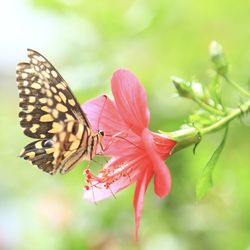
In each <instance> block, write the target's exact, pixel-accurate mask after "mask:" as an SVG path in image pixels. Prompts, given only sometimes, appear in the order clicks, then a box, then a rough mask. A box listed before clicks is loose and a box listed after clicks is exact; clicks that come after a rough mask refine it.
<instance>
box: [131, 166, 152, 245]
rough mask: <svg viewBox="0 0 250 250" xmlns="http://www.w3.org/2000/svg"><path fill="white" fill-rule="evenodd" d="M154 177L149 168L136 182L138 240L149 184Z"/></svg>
mask: <svg viewBox="0 0 250 250" xmlns="http://www.w3.org/2000/svg"><path fill="white" fill-rule="evenodd" d="M152 176H153V171H152V169H150V168H147V169H146V171H145V172H144V174H143V175H141V176H140V178H139V179H138V180H137V182H136V188H135V193H134V211H135V237H136V240H138V232H139V226H140V219H141V216H142V209H143V202H144V194H145V192H146V190H147V187H148V184H149V182H150V180H151V178H152Z"/></svg>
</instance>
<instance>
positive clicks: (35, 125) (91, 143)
mask: <svg viewBox="0 0 250 250" xmlns="http://www.w3.org/2000/svg"><path fill="white" fill-rule="evenodd" d="M28 58H29V62H21V63H19V64H18V65H17V68H16V81H17V87H18V90H19V100H20V102H19V107H20V108H21V111H20V113H19V118H20V125H21V127H22V129H23V132H24V134H25V135H27V136H28V137H31V138H33V139H36V140H35V141H33V142H31V143H30V144H28V145H27V146H25V147H24V149H23V151H22V152H21V154H20V157H21V158H23V159H25V160H28V161H30V162H31V163H32V164H33V165H36V166H37V167H38V168H39V169H42V170H43V171H45V172H47V173H49V174H51V175H53V174H55V173H56V172H57V171H59V172H60V173H61V174H64V173H67V172H68V171H70V170H71V169H72V168H73V167H75V166H76V165H77V164H78V163H79V162H80V161H82V160H92V158H93V157H94V156H95V155H96V153H97V147H98V145H100V147H101V149H102V150H103V145H102V138H103V136H104V132H103V131H98V132H94V131H93V130H92V128H91V125H90V122H89V121H88V119H87V116H86V114H85V113H84V112H83V110H82V109H81V107H80V105H79V103H78V102H77V100H76V98H75V97H74V95H73V93H72V91H71V90H70V88H69V86H68V84H67V83H66V81H65V80H64V79H63V78H62V76H61V75H60V74H59V73H58V71H57V70H56V69H55V68H54V67H53V65H52V64H51V63H50V62H49V61H48V60H47V59H46V58H45V57H44V56H42V55H41V54H40V53H38V52H36V51H34V50H32V49H28Z"/></svg>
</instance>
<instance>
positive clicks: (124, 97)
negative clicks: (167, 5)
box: [82, 70, 176, 238]
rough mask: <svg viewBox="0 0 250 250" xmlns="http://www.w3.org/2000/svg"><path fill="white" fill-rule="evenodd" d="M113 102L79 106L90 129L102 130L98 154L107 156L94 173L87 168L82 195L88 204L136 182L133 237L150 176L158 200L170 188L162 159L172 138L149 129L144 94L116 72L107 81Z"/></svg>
mask: <svg viewBox="0 0 250 250" xmlns="http://www.w3.org/2000/svg"><path fill="white" fill-rule="evenodd" d="M111 88H112V93H113V96H114V100H111V99H109V98H108V97H107V96H104V95H103V96H100V97H97V98H96V99H93V100H91V101H89V102H87V103H85V104H84V105H83V107H82V108H83V110H84V111H85V112H86V113H87V116H88V118H89V120H90V122H91V124H92V127H93V130H96V131H97V130H103V131H104V134H105V136H104V140H103V144H104V147H106V150H104V152H103V154H104V155H105V156H110V157H112V158H111V160H110V161H109V162H108V163H107V164H106V165H105V166H104V167H103V169H102V170H101V171H100V173H99V174H98V175H97V176H95V175H93V174H92V173H91V172H90V170H89V169H88V170H86V176H87V182H88V184H89V185H88V186H86V190H85V194H84V197H85V199H87V200H90V201H92V202H95V201H99V200H102V199H105V198H108V197H110V196H111V195H114V194H115V193H117V192H119V191H120V190H122V189H124V188H126V187H127V186H129V185H130V184H132V183H134V182H135V183H136V187H135V193H134V210H135V225H136V238H138V229H139V223H140V218H141V215H142V208H143V201H144V194H145V192H146V190H147V186H148V184H149V182H150V181H151V179H152V177H154V190H155V193H156V194H157V195H158V196H159V197H161V198H163V197H165V196H166V195H167V194H168V193H169V192H170V188H171V176H170V172H169V169H168V167H167V166H166V164H165V162H164V160H165V159H166V158H167V157H168V156H169V155H170V152H171V149H172V148H173V147H174V145H175V144H176V142H175V141H173V140H170V139H168V138H167V137H165V136H163V135H161V134H158V133H153V132H151V131H150V130H149V129H148V125H149V117H150V113H149V110H148V107H147V96H146V93H145V90H144V88H143V87H142V86H141V84H140V83H139V81H138V80H137V78H136V77H135V76H134V75H133V74H132V73H130V72H129V71H127V70H117V71H116V72H115V73H114V74H113V77H112V79H111Z"/></svg>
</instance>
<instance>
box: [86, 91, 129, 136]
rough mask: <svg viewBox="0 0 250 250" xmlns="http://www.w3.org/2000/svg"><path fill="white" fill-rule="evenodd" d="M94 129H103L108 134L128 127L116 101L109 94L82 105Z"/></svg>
mask: <svg viewBox="0 0 250 250" xmlns="http://www.w3.org/2000/svg"><path fill="white" fill-rule="evenodd" d="M82 109H83V110H84V112H85V113H86V114H87V117H88V119H89V121H90V123H91V126H92V128H93V130H94V131H98V130H103V131H104V132H105V133H107V134H111V135H113V134H116V133H117V132H119V131H122V130H125V129H127V126H126V124H125V123H124V122H123V120H122V119H121V117H120V115H119V113H118V111H117V109H116V106H115V103H114V101H113V100H111V99H110V98H109V97H108V96H106V95H102V96H99V97H97V98H95V99H92V100H90V101H88V102H86V103H84V104H83V105H82Z"/></svg>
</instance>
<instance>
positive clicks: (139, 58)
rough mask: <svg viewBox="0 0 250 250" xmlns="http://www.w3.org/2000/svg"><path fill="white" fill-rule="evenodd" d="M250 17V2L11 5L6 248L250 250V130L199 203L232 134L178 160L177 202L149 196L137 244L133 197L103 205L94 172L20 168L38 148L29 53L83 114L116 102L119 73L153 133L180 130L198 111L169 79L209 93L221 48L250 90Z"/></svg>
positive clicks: (0, 237)
mask: <svg viewBox="0 0 250 250" xmlns="http://www.w3.org/2000/svg"><path fill="white" fill-rule="evenodd" d="M249 9H250V2H249V1H246V0H245V1H241V2H236V1H226V0H222V1H215V0H210V1H195V0H192V1H179V0H177V1H164V0H162V1H161V0H150V1H143V0H138V1H132V0H130V1H125V0H124V1H122V0H103V1H86V0H85V1H83V0H72V1H70V0H33V1H32V0H30V1H24V0H11V1H1V3H0V28H1V29H0V32H1V39H0V45H1V46H0V64H1V67H0V135H1V137H0V149H1V150H0V167H1V173H0V249H4V250H12V249H13V250H16V249H18V250H30V249H36V250H45V249H53V250H61V249H62V250H66V249H74V250H75V249H76V250H78V249H79V250H80V249H81V250H83V249H91V250H97V249H100V250H120V249H132V250H133V249H143V250H158V249H170V250H186V249H192V250H193V249H195V250H196V249H197V250H198V249H216V250H217V249H230V250H231V249H246V250H249V249H250V192H249V191H250V169H249V161H250V158H249V157H250V156H249V146H250V142H249V141H250V133H249V120H247V119H245V120H244V124H243V123H242V122H240V121H234V122H233V124H232V126H231V129H230V132H229V138H228V141H227V143H226V147H225V148H224V151H223V154H222V156H221V158H220V160H219V162H218V164H217V167H216V171H215V186H214V188H213V189H212V190H211V191H210V192H209V193H208V195H207V196H206V198H205V199H204V200H202V201H200V202H196V201H195V185H196V182H197V180H198V178H199V176H200V174H201V170H202V168H203V167H204V165H205V164H206V162H207V161H208V159H209V157H210V156H211V154H212V152H213V150H214V149H215V147H216V146H217V145H218V144H219V142H220V139H221V136H222V134H221V133H216V134H213V135H210V136H207V137H205V138H204V139H203V141H202V143H201V144H200V145H199V147H198V149H197V154H196V155H195V156H194V155H193V154H192V149H191V148H190V149H186V150H184V151H182V152H179V153H178V154H176V155H174V156H173V157H171V158H169V159H168V160H167V164H168V165H169V167H170V170H171V173H172V178H173V185H172V192H171V194H170V195H169V196H168V197H167V198H165V199H164V200H160V199H159V198H157V197H156V196H155V195H154V193H153V188H152V186H150V187H149V189H148V192H147V194H146V198H145V204H144V212H143V218H142V221H141V229H140V240H139V242H137V243H136V242H135V240H134V214H133V207H132V197H133V189H134V187H133V186H131V187H130V188H129V189H127V190H125V191H123V192H121V193H119V194H117V199H116V200H115V199H113V198H110V199H109V200H106V201H104V202H100V203H98V204H97V205H94V204H90V203H88V202H86V201H85V200H83V198H82V193H83V185H84V179H83V176H82V172H83V168H84V166H86V163H82V164H80V165H79V166H78V167H77V168H76V169H75V170H74V171H72V172H70V173H69V174H67V175H65V176H60V175H57V176H53V177H51V176H49V175H46V174H45V173H42V172H41V171H39V170H38V169H36V168H32V167H31V166H30V165H29V164H28V163H27V162H25V161H23V160H21V159H18V158H17V157H16V155H17V154H18V153H19V152H20V150H21V149H22V147H23V146H24V145H25V144H26V143H28V142H29V141H30V140H29V139H28V138H26V137H25V136H24V135H23V134H22V131H21V129H20V127H19V121H18V94H17V93H18V92H17V88H16V83H15V67H16V64H17V63H18V62H20V61H23V60H26V59H27V58H26V49H27V48H28V47H29V48H33V49H35V50H37V51H40V52H41V53H42V54H44V55H45V56H46V57H47V58H48V59H49V60H50V61H51V62H52V63H53V64H54V65H55V66H56V68H57V69H58V70H59V72H61V74H62V75H63V76H64V78H65V79H66V80H67V81H68V83H69V85H70V86H71V88H72V89H73V91H74V93H75V94H76V96H77V98H78V100H79V102H81V103H83V102H84V101H86V100H88V99H90V98H93V97H95V96H97V95H98V94H101V93H104V92H106V93H110V86H109V80H110V77H111V75H112V72H113V71H114V70H115V69H117V68H121V67H125V68H129V69H130V70H131V71H132V72H134V73H135V74H136V75H137V76H138V78H139V79H140V80H141V82H142V83H143V84H144V86H145V88H146V90H147V93H148V100H149V107H150V110H151V124H150V128H151V129H152V130H155V131H156V130H158V129H161V130H164V131H171V130H176V129H178V128H179V127H180V126H181V124H183V122H184V121H185V119H186V117H187V115H188V114H189V113H190V112H191V111H192V110H193V108H194V107H195V105H193V104H192V103H191V102H190V101H188V100H184V99H181V98H177V97H176V95H175V91H174V88H173V87H172V85H171V81H170V77H171V76H172V75H177V76H180V77H183V78H185V79H189V80H191V79H199V80H200V81H202V82H208V81H209V79H210V75H211V71H210V70H209V69H210V62H209V57H208V45H209V43H210V42H211V41H212V40H214V39H216V40H217V41H219V42H220V43H221V44H222V45H223V46H224V49H225V50H226V52H227V55H228V58H229V59H230V62H231V67H230V70H231V75H232V77H233V78H234V79H236V80H237V81H239V82H246V81H247V80H248V79H249V76H250V68H249V65H250V42H249V41H250V28H249V27H250V16H249ZM223 93H224V98H225V100H226V102H227V103H228V104H231V105H237V103H238V102H239V101H240V98H239V96H238V95H235V94H234V93H233V91H232V89H231V87H229V86H224V88H223ZM246 124H247V125H248V126H246ZM92 166H93V167H94V164H93V165H92Z"/></svg>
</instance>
